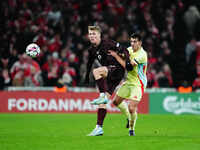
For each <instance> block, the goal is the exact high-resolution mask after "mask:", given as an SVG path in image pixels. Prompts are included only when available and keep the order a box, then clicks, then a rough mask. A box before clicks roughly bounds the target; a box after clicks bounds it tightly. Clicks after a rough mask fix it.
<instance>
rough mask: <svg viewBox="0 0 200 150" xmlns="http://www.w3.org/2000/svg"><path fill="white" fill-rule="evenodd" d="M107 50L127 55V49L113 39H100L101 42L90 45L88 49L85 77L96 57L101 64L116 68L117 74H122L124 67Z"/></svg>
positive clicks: (87, 75)
mask: <svg viewBox="0 0 200 150" xmlns="http://www.w3.org/2000/svg"><path fill="white" fill-rule="evenodd" d="M109 50H113V51H115V52H117V53H118V54H119V55H121V56H126V57H128V53H127V50H126V49H123V47H122V46H121V45H120V44H119V43H117V42H115V41H113V40H102V41H101V43H100V44H99V45H98V46H97V47H95V46H94V45H91V46H90V47H89V49H88V52H89V57H88V63H87V74H86V78H88V77H89V73H90V71H91V67H92V64H93V63H94V60H95V59H97V60H98V61H99V63H100V64H101V65H102V66H107V67H115V68H117V70H118V73H119V74H118V75H119V76H123V75H124V72H125V71H124V68H123V67H122V66H121V64H120V63H119V62H118V61H117V60H116V59H115V58H114V57H113V56H112V55H109V52H108V51H109ZM116 76H117V74H116Z"/></svg>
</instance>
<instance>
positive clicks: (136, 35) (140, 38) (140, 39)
mask: <svg viewBox="0 0 200 150" xmlns="http://www.w3.org/2000/svg"><path fill="white" fill-rule="evenodd" d="M131 38H133V39H138V41H142V36H141V35H140V34H139V33H133V34H131Z"/></svg>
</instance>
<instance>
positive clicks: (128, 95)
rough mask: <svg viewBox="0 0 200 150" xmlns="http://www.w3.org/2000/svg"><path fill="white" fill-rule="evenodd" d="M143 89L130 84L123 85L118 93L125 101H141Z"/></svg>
mask: <svg viewBox="0 0 200 150" xmlns="http://www.w3.org/2000/svg"><path fill="white" fill-rule="evenodd" d="M142 94H143V92H142V88H141V87H139V86H133V85H128V84H126V83H125V84H123V85H122V86H121V87H120V88H119V90H118V91H117V95H118V96H120V97H123V98H125V99H129V100H134V101H138V102H139V101H140V100H141V98H142Z"/></svg>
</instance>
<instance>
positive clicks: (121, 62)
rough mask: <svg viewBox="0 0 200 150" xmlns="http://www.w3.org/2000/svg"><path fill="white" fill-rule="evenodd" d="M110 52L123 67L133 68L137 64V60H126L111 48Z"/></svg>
mask: <svg viewBox="0 0 200 150" xmlns="http://www.w3.org/2000/svg"><path fill="white" fill-rule="evenodd" d="M109 54H110V55H112V56H113V57H114V58H115V59H116V60H117V61H118V62H119V63H120V64H121V65H122V67H124V68H126V69H127V70H128V71H130V70H132V67H133V66H135V65H137V62H136V60H131V61H129V60H127V61H126V60H124V59H122V57H120V56H119V55H118V54H117V53H116V52H115V51H113V50H109ZM128 65H129V66H128Z"/></svg>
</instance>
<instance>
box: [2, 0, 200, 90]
mask: <svg viewBox="0 0 200 150" xmlns="http://www.w3.org/2000/svg"><path fill="white" fill-rule="evenodd" d="M0 4H1V10H0V14H1V19H0V23H1V29H0V30H1V36H0V43H1V46H0V53H1V55H0V70H1V72H0V84H1V85H0V87H1V89H3V88H4V87H6V86H12V85H13V86H55V85H57V83H64V84H66V85H69V86H83V85H84V84H83V79H84V76H85V72H86V62H87V56H88V52H87V48H88V46H89V42H88V39H87V26H88V25H93V24H98V25H100V26H101V28H102V30H103V38H105V39H107V38H111V39H113V40H116V41H118V42H120V43H121V44H122V45H124V46H128V45H129V35H130V34H131V33H132V32H140V33H141V34H142V37H143V45H144V48H145V49H146V50H147V52H148V57H149V60H148V61H149V66H148V74H147V76H148V87H149V88H151V87H178V86H180V85H181V84H183V83H184V84H185V83H187V84H189V85H192V84H193V86H197V87H200V1H199V0H190V1H188V0H127V1H126V0H85V1H84V0H7V1H1V3H0ZM32 42H35V43H37V44H38V45H39V46H40V48H41V50H42V52H41V55H40V56H39V57H38V58H34V59H32V58H30V57H28V56H27V55H26V54H24V51H25V48H26V46H27V45H28V44H29V43H32ZM91 86H94V82H93V84H91Z"/></svg>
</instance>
